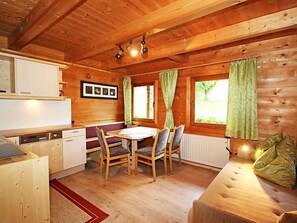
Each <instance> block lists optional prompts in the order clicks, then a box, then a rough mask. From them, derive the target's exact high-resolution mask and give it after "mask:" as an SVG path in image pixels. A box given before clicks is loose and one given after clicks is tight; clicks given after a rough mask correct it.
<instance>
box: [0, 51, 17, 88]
mask: <svg viewBox="0 0 297 223" xmlns="http://www.w3.org/2000/svg"><path fill="white" fill-rule="evenodd" d="M0 93H15V74H14V58H12V57H6V56H2V55H0Z"/></svg>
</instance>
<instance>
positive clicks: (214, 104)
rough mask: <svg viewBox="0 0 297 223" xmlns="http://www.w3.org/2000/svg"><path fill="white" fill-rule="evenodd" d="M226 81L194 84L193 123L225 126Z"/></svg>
mask: <svg viewBox="0 0 297 223" xmlns="http://www.w3.org/2000/svg"><path fill="white" fill-rule="evenodd" d="M228 82H229V81H228V80H227V79H223V80H211V81H197V82H195V123H207V124H226V118H227V105H228Z"/></svg>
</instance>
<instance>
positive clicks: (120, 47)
mask: <svg viewBox="0 0 297 223" xmlns="http://www.w3.org/2000/svg"><path fill="white" fill-rule="evenodd" d="M123 53H124V49H123V48H122V46H121V45H119V52H118V53H117V54H116V55H115V58H117V60H120V59H122V55H123Z"/></svg>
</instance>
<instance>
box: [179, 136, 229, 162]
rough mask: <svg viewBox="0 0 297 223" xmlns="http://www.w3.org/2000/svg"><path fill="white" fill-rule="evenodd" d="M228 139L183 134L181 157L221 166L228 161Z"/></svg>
mask: <svg viewBox="0 0 297 223" xmlns="http://www.w3.org/2000/svg"><path fill="white" fill-rule="evenodd" d="M226 147H228V148H230V147H229V140H228V139H226V138H217V137H210V136H200V135H192V134H184V135H183V139H182V142H181V158H182V159H183V160H187V161H190V162H194V163H199V164H204V165H208V166H213V167H218V168H223V167H224V166H225V165H226V164H227V162H228V161H229V152H228V151H227V150H226Z"/></svg>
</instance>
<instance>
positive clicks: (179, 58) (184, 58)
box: [168, 55, 189, 64]
mask: <svg viewBox="0 0 297 223" xmlns="http://www.w3.org/2000/svg"><path fill="white" fill-rule="evenodd" d="M168 59H169V60H171V61H174V62H176V63H179V64H184V63H188V62H189V57H188V56H187V55H174V56H170V57H168Z"/></svg>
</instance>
